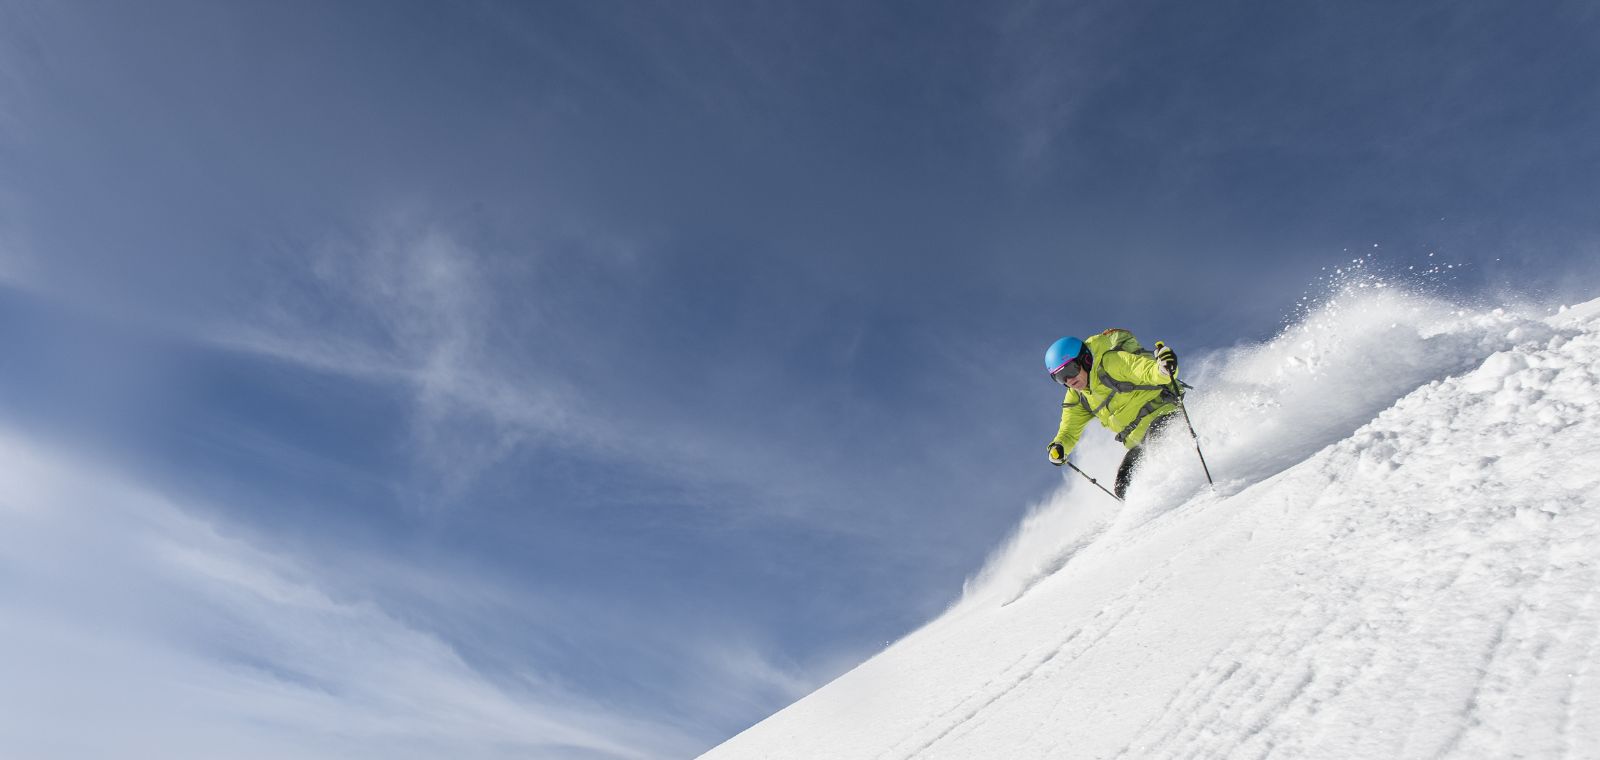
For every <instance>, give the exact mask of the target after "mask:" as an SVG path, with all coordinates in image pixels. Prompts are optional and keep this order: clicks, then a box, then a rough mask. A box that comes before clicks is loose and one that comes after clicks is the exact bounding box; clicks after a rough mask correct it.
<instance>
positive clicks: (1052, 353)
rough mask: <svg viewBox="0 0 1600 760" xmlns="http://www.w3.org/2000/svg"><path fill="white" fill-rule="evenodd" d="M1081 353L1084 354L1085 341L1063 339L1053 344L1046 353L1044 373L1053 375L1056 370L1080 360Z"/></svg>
mask: <svg viewBox="0 0 1600 760" xmlns="http://www.w3.org/2000/svg"><path fill="white" fill-rule="evenodd" d="M1081 353H1083V341H1081V340H1078V339H1077V338H1062V339H1061V340H1058V341H1056V342H1054V343H1051V344H1050V348H1048V349H1045V352H1044V371H1045V372H1048V373H1050V374H1052V375H1053V374H1055V372H1056V370H1059V369H1061V368H1062V367H1063V366H1065V365H1066V363H1067V362H1070V361H1072V360H1073V359H1076V358H1078V354H1081Z"/></svg>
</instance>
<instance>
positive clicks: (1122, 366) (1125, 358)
mask: <svg viewBox="0 0 1600 760" xmlns="http://www.w3.org/2000/svg"><path fill="white" fill-rule="evenodd" d="M1100 364H1101V368H1102V369H1104V370H1105V371H1106V374H1108V375H1110V376H1112V377H1113V378H1115V379H1117V380H1121V381H1123V382H1126V383H1133V384H1134V385H1150V386H1156V387H1161V388H1165V387H1166V386H1168V385H1171V384H1172V378H1171V377H1170V376H1168V375H1167V373H1166V372H1165V371H1163V370H1162V369H1161V365H1159V364H1157V363H1156V360H1155V359H1152V358H1150V357H1148V356H1144V355H1143V354H1131V353H1128V352H1127V351H1108V352H1106V354H1105V355H1104V356H1101V357H1100Z"/></svg>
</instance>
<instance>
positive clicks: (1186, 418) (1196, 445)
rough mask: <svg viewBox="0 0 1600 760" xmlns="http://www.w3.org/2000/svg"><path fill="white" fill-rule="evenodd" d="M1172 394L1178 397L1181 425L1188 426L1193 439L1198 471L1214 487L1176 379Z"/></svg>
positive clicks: (1185, 385)
mask: <svg viewBox="0 0 1600 760" xmlns="http://www.w3.org/2000/svg"><path fill="white" fill-rule="evenodd" d="M1184 387H1186V388H1187V387H1190V386H1189V385H1188V384H1184ZM1172 392H1173V393H1175V394H1177V396H1178V411H1180V412H1183V424H1185V425H1188V426H1189V437H1190V438H1193V439H1194V453H1195V454H1198V455H1199V456H1200V469H1202V470H1205V472H1206V482H1207V483H1209V484H1211V485H1216V484H1217V483H1216V481H1214V480H1212V479H1211V468H1210V467H1207V466H1206V453H1205V452H1204V451H1201V450H1200V436H1198V435H1196V434H1195V432H1194V423H1193V422H1191V421H1190V420H1189V407H1187V406H1184V403H1183V391H1182V390H1179V389H1178V381H1177V379H1176V378H1174V379H1173V381H1172Z"/></svg>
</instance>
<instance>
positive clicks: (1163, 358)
mask: <svg viewBox="0 0 1600 760" xmlns="http://www.w3.org/2000/svg"><path fill="white" fill-rule="evenodd" d="M1156 364H1159V365H1161V371H1162V372H1165V373H1167V377H1170V378H1174V379H1176V378H1177V377H1178V355H1177V354H1175V353H1173V352H1172V347H1171V346H1168V345H1167V344H1165V343H1162V342H1161V341H1159V340H1158V341H1156Z"/></svg>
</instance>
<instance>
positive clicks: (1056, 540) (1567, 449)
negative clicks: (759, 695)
mask: <svg viewBox="0 0 1600 760" xmlns="http://www.w3.org/2000/svg"><path fill="white" fill-rule="evenodd" d="M1185 369H1186V373H1189V372H1191V371H1192V372H1193V374H1190V375H1189V376H1190V377H1192V378H1193V382H1194V383H1195V384H1196V385H1197V386H1199V388H1200V389H1199V390H1197V391H1196V392H1194V394H1193V395H1192V397H1191V400H1190V407H1191V411H1192V412H1193V415H1194V418H1195V424H1196V427H1197V428H1198V429H1199V430H1200V434H1201V437H1202V440H1203V441H1204V443H1205V445H1206V448H1207V456H1208V459H1211V461H1212V469H1213V471H1214V472H1216V473H1217V474H1218V475H1219V478H1220V480H1219V484H1218V487H1217V488H1214V489H1212V488H1206V487H1204V481H1203V478H1202V476H1201V475H1200V473H1199V468H1198V464H1197V463H1196V462H1195V461H1194V451H1193V448H1192V446H1191V445H1190V441H1188V440H1187V437H1186V436H1184V437H1183V438H1184V440H1179V441H1171V440H1169V441H1168V442H1167V445H1166V446H1164V447H1158V448H1157V450H1155V451H1152V452H1151V456H1150V457H1149V458H1148V460H1149V461H1150V462H1151V463H1152V464H1151V465H1150V467H1151V468H1152V469H1151V472H1157V473H1161V474H1162V476H1163V477H1160V478H1154V477H1149V476H1146V477H1145V479H1144V480H1143V481H1141V483H1140V485H1139V486H1136V488H1135V490H1134V493H1133V494H1130V500H1129V503H1128V504H1127V505H1124V506H1122V507H1121V508H1120V509H1117V508H1116V507H1117V505H1115V503H1114V502H1110V500H1109V499H1107V498H1106V497H1105V496H1104V495H1103V494H1100V493H1099V492H1098V491H1096V490H1093V489H1092V488H1086V487H1084V486H1086V485H1087V484H1083V485H1079V484H1077V483H1074V482H1073V481H1071V480H1067V481H1064V484H1063V487H1062V489H1061V491H1060V492H1059V493H1057V494H1056V495H1054V496H1053V497H1052V498H1051V499H1050V500H1048V501H1047V502H1046V503H1045V504H1043V505H1040V507H1039V508H1038V509H1037V510H1036V511H1035V512H1034V513H1033V515H1031V516H1030V518H1029V519H1028V520H1027V521H1025V523H1024V524H1023V526H1021V527H1020V528H1019V531H1018V533H1017V535H1016V536H1015V537H1014V538H1013V539H1012V540H1011V541H1010V542H1009V543H1008V544H1007V545H1006V546H1005V547H1003V548H1002V549H1001V550H1000V551H999V552H997V553H996V555H995V557H994V559H993V560H992V561H991V562H990V564H989V566H988V567H987V568H985V570H984V571H983V572H982V573H980V574H979V575H978V576H977V577H975V578H974V579H973V581H972V582H970V583H969V584H968V588H967V590H966V594H965V595H964V597H963V599H962V600H961V601H960V602H959V603H958V604H956V605H955V606H954V607H952V608H951V610H950V611H949V612H947V613H946V614H945V615H944V616H942V617H940V618H939V619H937V620H935V621H933V622H931V623H929V624H928V625H927V626H926V627H924V628H923V629H921V630H919V631H917V632H915V633H913V634H911V635H910V636H908V637H906V638H905V639H903V640H901V641H899V642H897V643H895V644H894V645H893V646H891V647H889V648H888V649H886V650H885V651H884V652H882V653H881V654H879V655H878V656H876V657H874V658H872V659H871V660H869V661H867V662H866V663H863V664H862V665H861V666H860V667H858V668H856V669H855V670H853V671H851V672H849V673H847V674H845V675H844V676H842V677H840V678H839V679H837V680H835V681H834V682H833V683H831V684H829V685H827V686H825V687H824V688H822V689H820V690H818V691H817V692H816V693H814V694H812V695H810V696H808V697H806V698H805V699H802V700H801V701H799V702H797V703H796V704H794V705H792V706H790V707H789V708H787V709H785V710H784V711H782V712H780V713H778V714H777V715H775V716H773V717H771V718H769V719H767V720H766V721H763V722H762V723H760V724H758V725H756V726H754V727H752V728H751V729H749V730H748V731H746V732H744V733H742V734H740V735H739V736H736V737H734V738H733V739H731V740H729V741H728V742H727V743H725V744H723V745H722V746H720V747H718V748H716V749H714V750H712V751H711V752H710V753H708V754H707V755H706V757H708V758H880V759H881V760H890V759H901V758H988V757H1006V758H1140V759H1143V758H1210V757H1218V758H1221V757H1229V758H1232V757H1240V758H1267V757H1292V758H1349V757H1386V758H1486V757H1533V758H1593V757H1600V673H1596V670H1595V667H1594V662H1595V659H1596V656H1597V655H1600V599H1597V597H1600V561H1597V558H1600V495H1597V494H1600V488H1597V487H1600V466H1597V464H1596V463H1600V301H1597V302H1594V303H1591V304H1587V305H1585V306H1583V307H1579V308H1576V309H1571V310H1564V311H1563V313H1561V314H1558V315H1555V316H1533V315H1531V314H1528V313H1512V312H1508V311H1505V310H1498V309H1497V310H1490V311H1481V312H1469V311H1464V310H1461V309H1459V308H1454V307H1451V306H1449V305H1448V304H1444V303H1441V302H1438V301H1435V300H1431V299H1426V298H1419V297H1416V296H1408V295H1404V294H1400V293H1397V292H1394V291H1392V290H1390V291H1386V290H1381V289H1379V290H1374V291H1369V292H1358V293H1348V294H1345V295H1344V296H1342V297H1341V298H1339V299H1333V300H1332V301H1330V302H1329V303H1328V304H1325V305H1324V306H1323V307H1322V308H1321V309H1319V310H1318V311H1316V312H1314V313H1312V314H1310V315H1308V316H1307V318H1306V319H1305V320H1303V321H1302V322H1300V323H1298V324H1296V325H1293V326H1291V327H1290V328H1289V329H1287V330H1286V331H1285V332H1284V334H1283V335H1280V336H1279V337H1278V338H1277V339H1275V340H1273V341H1271V342H1269V343H1268V344H1266V345H1263V346H1254V347H1241V348H1238V349H1235V350H1232V351H1229V352H1225V353H1224V354H1222V355H1220V356H1217V357H1213V358H1212V359H1210V360H1209V361H1203V362H1200V363H1199V366H1198V367H1186V368H1185ZM1115 454H1116V452H1115V451H1114V450H1112V449H1111V448H1110V447H1109V446H1105V445H1104V443H1103V442H1102V443H1101V444H1099V447H1098V448H1093V447H1091V450H1090V451H1087V452H1085V453H1084V457H1083V462H1081V463H1080V464H1081V465H1082V466H1084V467H1085V468H1086V469H1089V470H1090V471H1091V472H1093V471H1095V470H1096V469H1099V470H1100V471H1102V472H1103V471H1105V468H1106V467H1107V466H1108V465H1107V463H1108V462H1109V463H1111V464H1114V459H1113V457H1114V456H1115ZM1108 502H1109V504H1108Z"/></svg>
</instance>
